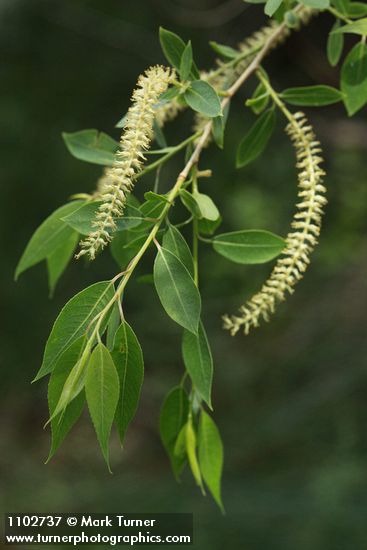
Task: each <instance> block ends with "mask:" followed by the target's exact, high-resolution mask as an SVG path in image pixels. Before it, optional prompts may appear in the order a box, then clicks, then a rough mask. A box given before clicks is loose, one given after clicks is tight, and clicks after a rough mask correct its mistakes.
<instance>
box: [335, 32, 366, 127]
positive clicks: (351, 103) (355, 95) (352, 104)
mask: <svg viewBox="0 0 367 550" xmlns="http://www.w3.org/2000/svg"><path fill="white" fill-rule="evenodd" d="M340 87H341V90H342V92H343V93H344V96H345V97H344V103H345V106H346V109H347V112H348V115H349V116H352V115H354V114H355V113H356V112H357V111H359V110H360V109H362V107H364V105H365V104H366V103H367V46H366V44H364V43H363V42H359V43H358V44H356V45H355V46H354V48H353V49H352V50H351V51H350V52H349V53H348V55H347V57H346V58H345V60H344V63H343V66H342V70H341V83H340Z"/></svg>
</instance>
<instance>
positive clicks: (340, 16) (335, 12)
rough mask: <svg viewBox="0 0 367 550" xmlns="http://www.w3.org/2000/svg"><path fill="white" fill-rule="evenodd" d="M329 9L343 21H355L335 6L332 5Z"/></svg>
mask: <svg viewBox="0 0 367 550" xmlns="http://www.w3.org/2000/svg"><path fill="white" fill-rule="evenodd" d="M327 11H329V12H330V13H332V14H333V15H334V16H335V17H337V18H338V19H341V21H344V22H345V23H352V22H353V21H352V20H351V19H349V17H347V16H346V15H343V14H342V13H340V11H338V10H336V9H335V8H332V7H331V6H330V7H329V8H327Z"/></svg>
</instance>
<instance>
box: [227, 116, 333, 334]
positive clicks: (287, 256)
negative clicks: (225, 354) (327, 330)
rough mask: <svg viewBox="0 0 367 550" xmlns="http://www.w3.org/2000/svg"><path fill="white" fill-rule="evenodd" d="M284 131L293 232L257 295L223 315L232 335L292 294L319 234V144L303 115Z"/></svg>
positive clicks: (256, 322) (322, 198) (321, 198)
mask: <svg viewBox="0 0 367 550" xmlns="http://www.w3.org/2000/svg"><path fill="white" fill-rule="evenodd" d="M286 131H287V133H288V135H289V136H290V138H291V140H292V142H293V145H294V147H295V150H296V156H297V168H298V170H299V173H298V188H299V191H298V197H299V199H300V202H298V204H297V212H296V214H295V215H294V218H293V222H292V231H291V232H290V233H289V234H288V236H287V239H286V247H285V249H284V251H283V253H282V256H281V257H280V258H279V259H278V261H277V263H276V265H275V267H274V269H273V271H272V273H271V275H270V277H269V279H268V280H267V281H266V283H265V284H264V285H263V287H262V289H261V290H260V292H258V293H257V294H255V295H254V296H253V297H252V298H251V299H250V300H248V302H246V304H245V305H243V306H242V307H241V308H240V315H238V316H236V315H233V316H228V315H226V316H224V318H223V320H224V328H225V329H227V330H229V331H230V332H231V334H232V335H234V334H236V333H237V332H238V330H240V328H243V330H244V332H245V334H248V332H249V331H250V329H251V328H252V327H257V326H258V325H259V321H260V319H261V318H263V319H265V320H266V321H268V320H269V316H270V314H271V313H273V312H274V309H275V306H276V304H277V302H279V301H283V300H284V299H285V297H286V294H287V293H293V290H294V288H293V287H294V286H295V284H296V283H297V282H298V281H299V280H300V279H301V278H302V276H303V273H304V271H306V269H307V266H308V264H309V263H310V259H309V256H310V253H311V252H312V251H313V249H314V247H315V245H316V244H317V238H318V236H319V234H320V226H321V216H322V213H323V206H324V205H325V204H326V202H327V201H326V198H325V192H326V189H325V187H324V186H323V185H322V180H323V176H324V175H325V172H324V171H323V170H322V168H320V164H321V162H322V157H321V148H320V143H319V142H318V141H317V140H316V138H315V135H314V132H313V130H312V126H310V125H309V124H308V122H307V119H306V117H305V115H304V114H303V113H296V114H295V115H293V116H292V118H291V121H290V123H289V124H288V126H287V128H286Z"/></svg>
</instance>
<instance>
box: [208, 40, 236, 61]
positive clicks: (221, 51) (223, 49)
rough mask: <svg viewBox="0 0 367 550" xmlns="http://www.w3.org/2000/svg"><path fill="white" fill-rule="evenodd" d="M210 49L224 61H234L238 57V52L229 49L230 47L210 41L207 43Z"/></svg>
mask: <svg viewBox="0 0 367 550" xmlns="http://www.w3.org/2000/svg"><path fill="white" fill-rule="evenodd" d="M209 45H210V47H211V48H212V49H213V50H214V51H215V53H217V54H218V55H221V56H222V57H225V58H226V59H236V57H238V56H239V52H238V50H235V49H233V48H231V46H226V45H225V44H219V43H218V42H214V41H211V42H209Z"/></svg>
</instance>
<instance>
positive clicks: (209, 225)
mask: <svg viewBox="0 0 367 550" xmlns="http://www.w3.org/2000/svg"><path fill="white" fill-rule="evenodd" d="M221 223H222V218H221V216H219V218H218V219H217V220H215V221H209V220H204V219H202V220H199V221H198V226H199V233H201V234H203V235H213V233H215V231H216V229H217V228H218V227H219V226H220V224H221Z"/></svg>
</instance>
